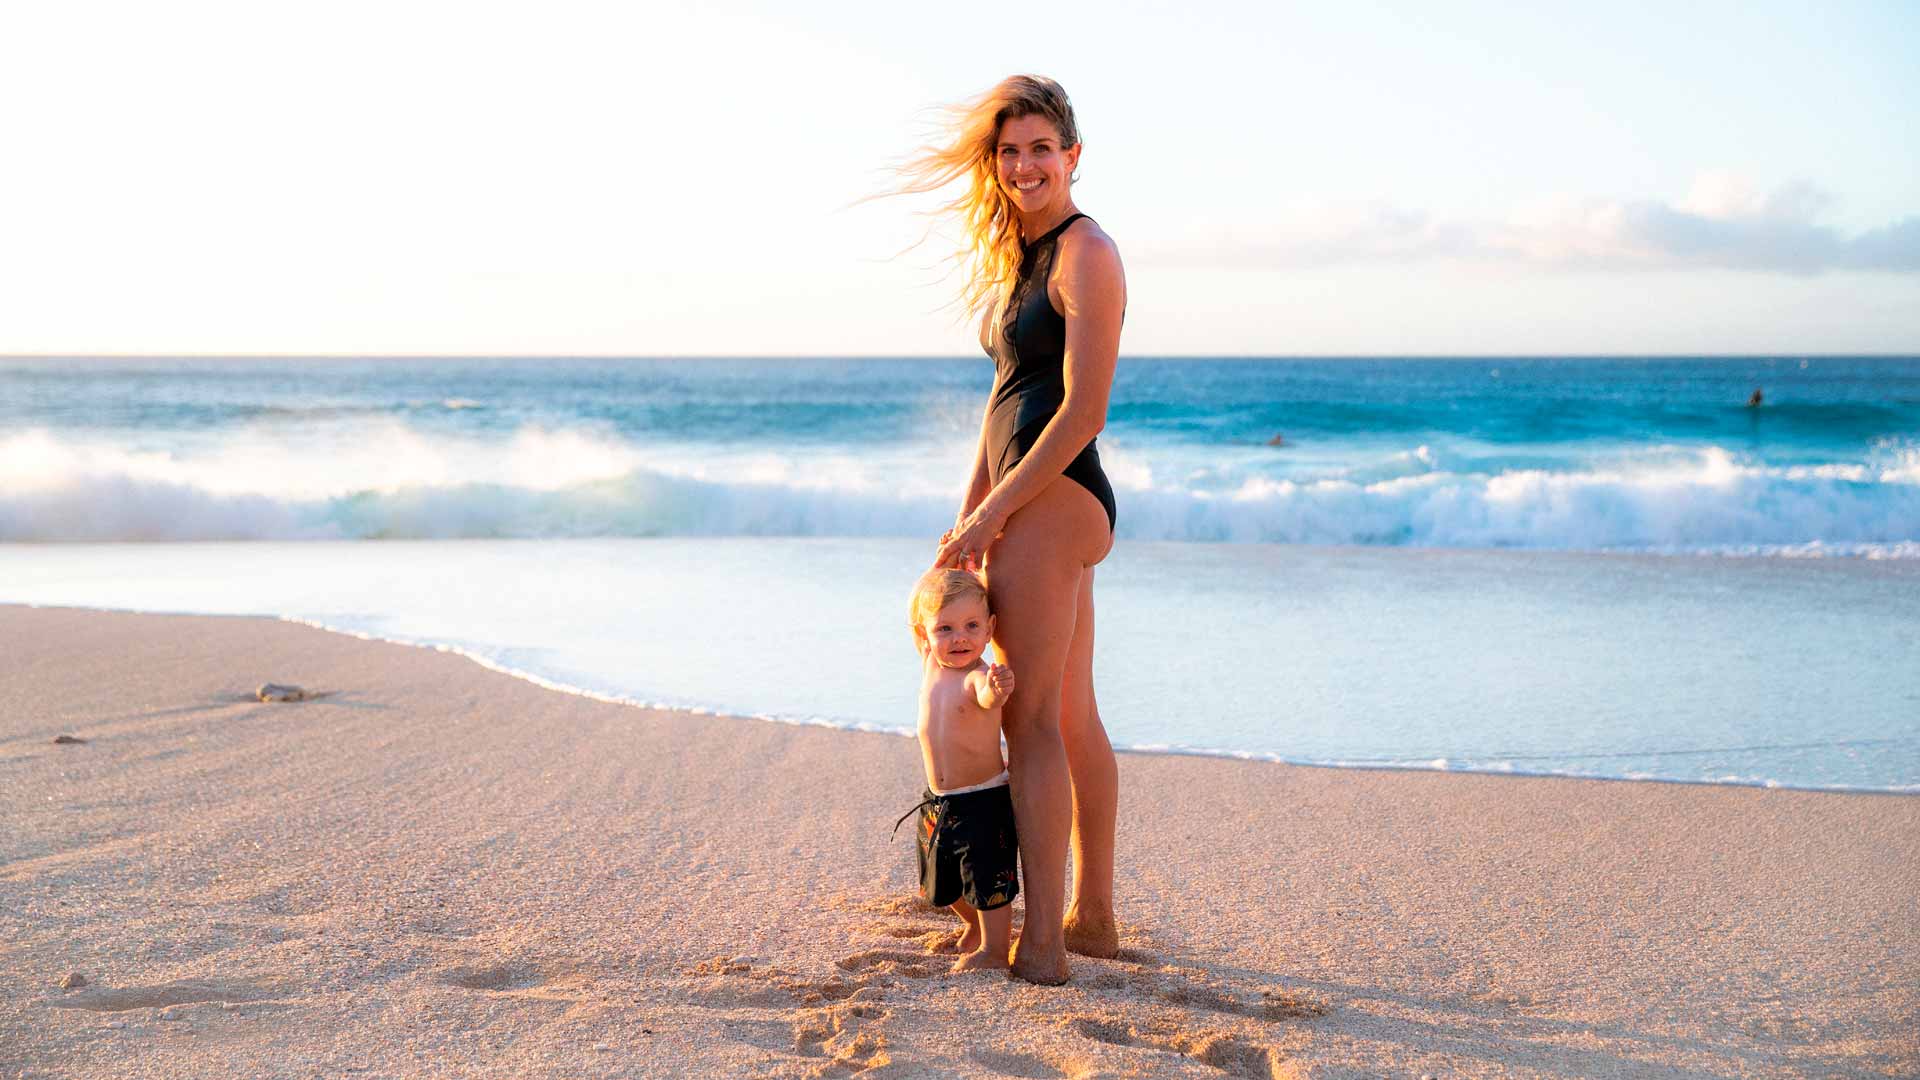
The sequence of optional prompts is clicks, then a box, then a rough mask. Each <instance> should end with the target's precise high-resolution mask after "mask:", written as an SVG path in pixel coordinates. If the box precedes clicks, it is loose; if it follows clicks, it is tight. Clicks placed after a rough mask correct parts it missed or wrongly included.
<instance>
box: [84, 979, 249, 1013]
mask: <svg viewBox="0 0 1920 1080" xmlns="http://www.w3.org/2000/svg"><path fill="white" fill-rule="evenodd" d="M271 996H273V995H272V993H271V992H269V991H267V990H263V989H261V988H259V987H253V986H245V985H242V984H238V983H210V982H176V983H168V984H166V985H164V986H122V987H101V988H99V989H96V990H85V991H82V992H80V993H77V994H68V995H67V996H66V997H63V998H61V999H60V1000H59V1001H54V1002H49V1003H48V1004H50V1005H52V1006H53V1007H54V1008H56V1009H85V1010H87V1011H88V1012H127V1011H129V1010H132V1009H164V1008H166V1007H167V1006H169V1005H192V1004H196V1003H199V1002H203V1001H235V1002H238V1001H258V1000H260V999H262V998H266V997H271Z"/></svg>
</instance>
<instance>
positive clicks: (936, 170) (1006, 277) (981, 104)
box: [894, 75, 1080, 315]
mask: <svg viewBox="0 0 1920 1080" xmlns="http://www.w3.org/2000/svg"><path fill="white" fill-rule="evenodd" d="M941 111H942V112H944V113H945V114H946V116H947V123H946V124H945V125H944V127H945V132H944V134H945V137H944V139H943V140H942V142H941V143H939V144H937V145H930V146H923V147H921V148H920V152H919V153H917V154H915V155H914V156H912V157H910V158H908V159H907V160H906V161H904V162H902V163H901V164H900V165H898V166H896V167H895V168H894V171H895V172H896V173H897V174H898V175H899V176H900V177H901V184H900V187H899V189H898V194H902V195H905V194H922V193H926V192H931V191H938V190H940V189H941V188H944V187H946V186H947V185H948V184H951V183H953V182H954V181H956V180H959V179H961V178H962V177H965V178H966V180H967V190H966V192H965V193H964V194H962V195H961V196H960V197H959V198H957V199H954V200H952V201H951V202H947V203H943V204H941V205H940V206H939V207H938V208H937V210H936V211H935V212H936V213H942V214H951V215H953V216H954V217H957V218H958V219H959V220H960V224H961V227H962V229H963V230H964V232H965V234H966V242H965V243H964V244H963V245H962V246H961V248H960V250H959V251H957V252H955V253H954V255H953V258H954V259H955V260H956V261H958V262H959V263H960V264H961V265H962V267H963V268H964V269H965V272H966V280H965V281H964V282H963V283H962V285H961V289H960V303H961V305H962V306H963V307H964V308H965V309H966V312H967V313H968V314H969V315H974V314H977V313H979V312H981V311H984V310H986V309H987V308H989V307H990V306H992V305H994V304H996V303H998V302H999V297H1000V294H1001V293H1002V292H1003V291H1004V290H1005V288H1006V286H1007V285H1008V284H1009V283H1011V282H1012V281H1013V278H1014V275H1016V274H1017V273H1019V270H1020V229H1019V225H1018V223H1017V221H1016V219H1015V217H1014V207H1013V200H1011V199H1009V198H1007V194H1006V192H1004V191H1002V190H1000V183H999V175H998V172H997V167H996V163H995V160H994V158H995V153H994V152H995V149H996V147H995V145H994V144H995V141H996V140H997V139H998V137H999V134H1000V125H1001V124H1003V123H1005V122H1006V121H1008V120H1013V119H1016V118H1019V117H1022V116H1044V117H1046V118H1047V119H1048V120H1049V121H1051V122H1052V123H1053V126H1054V128H1055V129H1056V130H1057V131H1059V133H1060V149H1062V150H1066V149H1068V148H1070V147H1073V146H1077V145H1079V142H1080V128H1079V126H1078V125H1077V124H1076V123H1075V122H1074V119H1073V105H1072V103H1071V102H1069V101H1068V100H1067V92H1066V91H1065V90H1062V89H1061V88H1060V84H1059V83H1057V82H1054V81H1053V80H1052V79H1048V78H1045V77H1043V76H1039V75H1012V76H1009V77H1007V78H1005V79H1002V80H1000V82H999V83H998V84H997V85H995V86H994V88H993V89H991V90H988V91H987V92H986V93H984V94H981V95H980V96H979V97H976V98H973V99H972V100H969V101H965V102H962V103H960V104H958V105H948V106H945V107H943V109H942V110H941Z"/></svg>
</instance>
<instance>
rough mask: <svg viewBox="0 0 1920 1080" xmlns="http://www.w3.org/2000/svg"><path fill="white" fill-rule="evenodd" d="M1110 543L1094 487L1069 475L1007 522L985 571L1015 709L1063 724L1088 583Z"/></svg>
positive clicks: (997, 645) (1011, 705) (1020, 714)
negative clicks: (1064, 693) (1064, 688)
mask: <svg viewBox="0 0 1920 1080" xmlns="http://www.w3.org/2000/svg"><path fill="white" fill-rule="evenodd" d="M1111 546H1112V537H1111V535H1110V534H1109V532H1108V530H1107V516H1106V511H1104V510H1103V509H1101V506H1100V503H1099V501H1098V500H1097V499H1095V498H1094V497H1093V495H1092V494H1091V493H1089V492H1088V491H1087V489H1085V488H1083V487H1081V486H1080V485H1079V484H1077V483H1074V482H1073V481H1072V480H1068V479H1066V478H1064V477H1062V478H1060V479H1057V480H1055V481H1053V483H1051V484H1049V485H1047V487H1046V488H1045V489H1044V490H1043V491H1042V492H1041V493H1040V494H1039V495H1037V496H1035V497H1034V499H1033V501H1032V502H1029V503H1028V504H1027V505H1026V506H1024V507H1022V508H1021V509H1020V512H1019V513H1017V514H1015V515H1013V517H1012V518H1011V519H1009V520H1008V522H1007V526H1006V529H1005V531H1004V532H1003V533H1002V534H1001V537H1000V539H999V541H998V542H997V543H995V544H994V546H993V550H992V553H991V555H990V557H989V559H988V562H987V573H986V577H987V591H988V597H989V601H990V602H991V604H992V607H993V613H994V621H995V632H994V645H995V651H996V652H998V653H999V654H1000V656H1001V658H1002V659H1003V661H1004V662H1005V663H1007V664H1008V665H1009V666H1011V667H1012V668H1013V677H1014V680H1015V683H1014V695H1013V700H1011V701H1009V702H1008V703H1007V707H1008V710H1009V712H1010V713H1013V714H1015V715H1016V716H1018V717H1021V718H1033V719H1039V720H1042V721H1043V722H1050V723H1057V722H1058V718H1059V701H1060V687H1061V680H1062V678H1063V676H1064V675H1065V673H1066V668H1067V662H1068V658H1069V656H1070V654H1071V652H1072V647H1073V645H1074V637H1075V632H1074V631H1075V624H1076V622H1077V616H1078V613H1079V610H1080V593H1081V581H1082V578H1083V577H1084V575H1085V574H1086V572H1087V570H1088V568H1089V567H1090V566H1092V565H1093V564H1094V563H1096V562H1099V561H1100V559H1102V558H1103V557H1105V555H1106V553H1107V549H1108V548H1109V547H1111ZM1023 691H1024V692H1025V693H1024V696H1025V698H1026V701H1025V702H1022V701H1021V700H1020V699H1021V697H1022V696H1023V693H1022V692H1023ZM1039 713H1046V714H1048V715H1044V716H1041V715H1037V714H1039ZM1012 718H1013V717H1010V719H1012Z"/></svg>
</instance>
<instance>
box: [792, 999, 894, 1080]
mask: <svg viewBox="0 0 1920 1080" xmlns="http://www.w3.org/2000/svg"><path fill="white" fill-rule="evenodd" d="M889 1015H891V1014H890V1013H888V1012H887V1011H886V1010H884V1009H881V1008H879V1007H878V1006H875V1005H870V1004H865V1003H855V1002H848V1003H846V1004H842V1005H832V1006H828V1007H827V1008H824V1009H807V1010H805V1011H803V1012H802V1013H801V1014H800V1015H799V1016H798V1017H796V1018H795V1019H794V1022H793V1049H794V1051H795V1052H796V1053H800V1054H805V1055H807V1056H808V1057H824V1058H827V1059H828V1060H827V1062H826V1063H825V1064H824V1065H823V1066H822V1067H821V1068H818V1069H816V1070H814V1075H816V1076H830V1075H835V1074H837V1073H839V1072H841V1071H842V1070H844V1071H847V1072H861V1071H864V1070H867V1069H877V1068H880V1067H881V1066H883V1065H888V1064H891V1063H892V1061H893V1058H892V1056H891V1055H889V1054H888V1053H887V1038H886V1036H885V1035H883V1034H881V1032H880V1030H879V1026H880V1024H881V1023H882V1022H883V1021H885V1020H886V1019H887V1017H888V1016H889Z"/></svg>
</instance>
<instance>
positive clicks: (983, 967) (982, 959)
mask: <svg viewBox="0 0 1920 1080" xmlns="http://www.w3.org/2000/svg"><path fill="white" fill-rule="evenodd" d="M1006 966H1007V954H1006V953H1004V952H1001V953H996V952H994V951H993V950H992V949H976V950H974V951H973V952H970V953H968V954H967V955H965V956H963V957H961V958H960V959H958V960H955V961H954V962H953V970H954V971H956V972H959V971H990V970H993V969H995V968H1005V967H1006Z"/></svg>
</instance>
